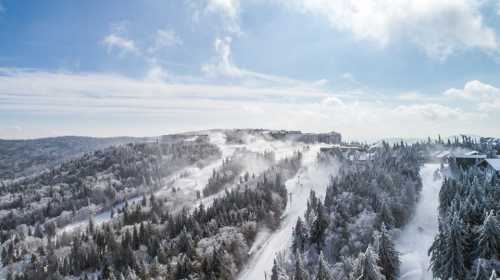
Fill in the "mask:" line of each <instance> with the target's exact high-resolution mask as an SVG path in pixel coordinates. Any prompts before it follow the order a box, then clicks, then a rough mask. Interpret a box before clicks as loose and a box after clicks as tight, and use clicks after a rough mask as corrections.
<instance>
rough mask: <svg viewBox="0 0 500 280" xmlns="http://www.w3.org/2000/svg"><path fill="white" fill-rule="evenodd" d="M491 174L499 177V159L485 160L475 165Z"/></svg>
mask: <svg viewBox="0 0 500 280" xmlns="http://www.w3.org/2000/svg"><path fill="white" fill-rule="evenodd" d="M477 165H478V166H479V167H480V168H483V169H484V170H486V171H487V172H489V173H491V174H495V175H496V176H500V158H487V159H484V160H482V161H481V162H479V163H478V164H477Z"/></svg>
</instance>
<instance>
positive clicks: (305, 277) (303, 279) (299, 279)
mask: <svg viewBox="0 0 500 280" xmlns="http://www.w3.org/2000/svg"><path fill="white" fill-rule="evenodd" d="M293 279H294V280H309V274H308V273H307V271H306V270H305V268H304V264H303V262H302V255H300V254H297V256H296V259H295V274H294V278H293Z"/></svg>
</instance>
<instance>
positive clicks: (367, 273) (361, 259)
mask: <svg viewBox="0 0 500 280" xmlns="http://www.w3.org/2000/svg"><path fill="white" fill-rule="evenodd" d="M377 261H378V257H377V254H376V253H375V252H374V251H373V248H372V247H371V246H368V248H366V251H365V252H364V253H360V254H359V256H358V258H357V259H356V260H355V262H354V267H353V271H352V273H351V276H350V279H351V280H385V276H384V275H383V274H382V272H381V268H380V267H379V266H378V264H377Z"/></svg>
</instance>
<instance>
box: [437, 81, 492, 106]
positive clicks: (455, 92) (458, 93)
mask: <svg viewBox="0 0 500 280" xmlns="http://www.w3.org/2000/svg"><path fill="white" fill-rule="evenodd" d="M443 94H444V95H445V96H447V97H452V98H458V99H467V100H476V101H493V100H495V99H499V98H500V89H498V88H496V87H494V86H492V85H489V84H485V83H482V82H480V81H478V80H474V81H469V82H467V83H465V86H464V88H463V89H456V88H450V89H448V90H446V91H445V92H444V93H443Z"/></svg>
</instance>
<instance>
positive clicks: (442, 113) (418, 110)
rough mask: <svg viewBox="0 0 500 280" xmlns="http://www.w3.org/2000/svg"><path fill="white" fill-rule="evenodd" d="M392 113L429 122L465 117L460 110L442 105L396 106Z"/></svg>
mask: <svg viewBox="0 0 500 280" xmlns="http://www.w3.org/2000/svg"><path fill="white" fill-rule="evenodd" d="M394 112H396V113H397V114H401V115H403V116H413V117H416V118H422V119H424V120H431V121H439V120H450V119H462V118H464V117H467V115H465V113H464V112H462V110H461V109H457V108H450V107H447V106H444V105H440V104H432V103H431V104H423V105H420V104H414V105H409V106H398V107H396V108H395V109H394Z"/></svg>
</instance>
